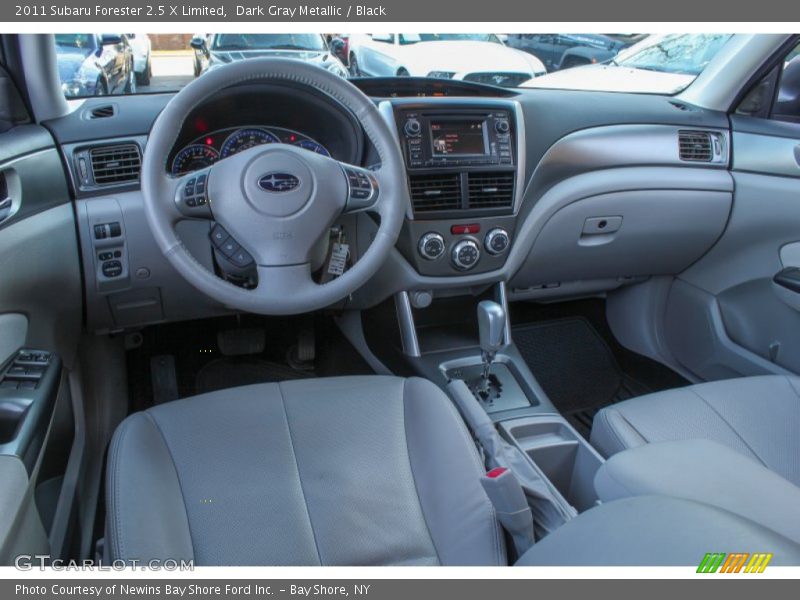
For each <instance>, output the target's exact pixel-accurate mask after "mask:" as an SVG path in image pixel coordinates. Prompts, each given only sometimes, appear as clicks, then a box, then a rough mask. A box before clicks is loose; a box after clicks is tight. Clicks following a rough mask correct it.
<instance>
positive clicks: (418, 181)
mask: <svg viewBox="0 0 800 600" xmlns="http://www.w3.org/2000/svg"><path fill="white" fill-rule="evenodd" d="M409 187H410V191H411V205H412V206H413V207H414V212H415V213H419V212H430V211H436V210H458V209H459V208H461V178H460V176H459V174H458V173H453V174H451V175H411V176H410V177H409Z"/></svg>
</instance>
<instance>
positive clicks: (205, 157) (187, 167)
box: [172, 144, 219, 175]
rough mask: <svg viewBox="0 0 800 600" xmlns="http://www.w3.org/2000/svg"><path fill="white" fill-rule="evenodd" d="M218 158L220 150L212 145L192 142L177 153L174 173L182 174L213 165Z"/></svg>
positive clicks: (173, 162)
mask: <svg viewBox="0 0 800 600" xmlns="http://www.w3.org/2000/svg"><path fill="white" fill-rule="evenodd" d="M218 160H219V152H217V151H216V150H215V149H214V148H212V147H211V146H204V145H203V144H192V145H191V146H186V147H185V148H184V149H183V150H181V151H180V152H178V154H176V155H175V158H174V159H173V161H172V174H173V175H182V174H184V173H190V172H191V171H197V170H198V169H203V168H205V167H209V166H211V165H213V164H214V163H215V162H217V161H218Z"/></svg>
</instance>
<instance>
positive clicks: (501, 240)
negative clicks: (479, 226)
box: [483, 227, 511, 256]
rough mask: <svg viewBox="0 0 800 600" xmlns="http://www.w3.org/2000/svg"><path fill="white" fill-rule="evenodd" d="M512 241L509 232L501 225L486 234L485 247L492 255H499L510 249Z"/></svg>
mask: <svg viewBox="0 0 800 600" xmlns="http://www.w3.org/2000/svg"><path fill="white" fill-rule="evenodd" d="M510 243H511V239H510V238H509V237H508V232H507V231H506V230H505V229H503V228H501V227H495V228H494V229H492V230H491V231H490V232H489V233H487V234H486V238H484V240H483V247H484V248H486V252H488V253H489V254H491V255H492V256H497V255H498V254H502V253H503V252H505V251H506V250H508V246H509V244H510Z"/></svg>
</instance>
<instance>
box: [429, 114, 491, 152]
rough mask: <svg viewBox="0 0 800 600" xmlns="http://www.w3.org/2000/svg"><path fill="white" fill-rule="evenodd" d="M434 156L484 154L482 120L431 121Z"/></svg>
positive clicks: (484, 141)
mask: <svg viewBox="0 0 800 600" xmlns="http://www.w3.org/2000/svg"><path fill="white" fill-rule="evenodd" d="M431 142H432V144H433V155H434V156H450V155H458V154H486V139H485V136H484V133H483V120H469V121H450V120H447V121H431Z"/></svg>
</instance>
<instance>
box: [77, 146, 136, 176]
mask: <svg viewBox="0 0 800 600" xmlns="http://www.w3.org/2000/svg"><path fill="white" fill-rule="evenodd" d="M89 157H90V158H91V164H92V175H93V176H94V182H95V184H97V185H112V184H115V183H128V182H132V181H138V180H139V172H140V171H141V169H142V157H141V154H140V152H139V146H137V145H136V144H118V145H116V146H100V147H98V148H92V149H91V150H90V151H89Z"/></svg>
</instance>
